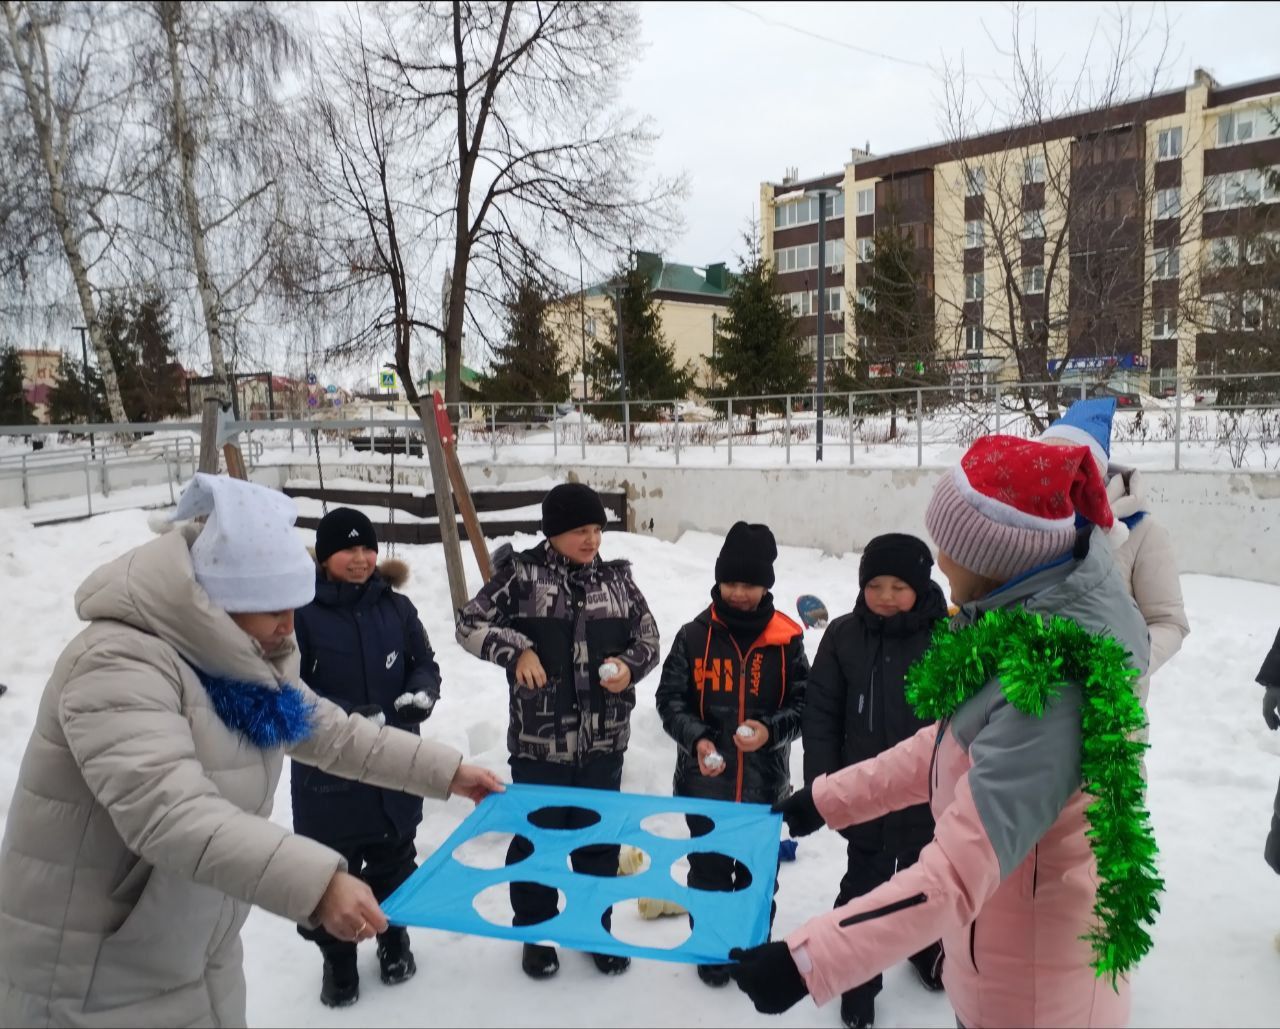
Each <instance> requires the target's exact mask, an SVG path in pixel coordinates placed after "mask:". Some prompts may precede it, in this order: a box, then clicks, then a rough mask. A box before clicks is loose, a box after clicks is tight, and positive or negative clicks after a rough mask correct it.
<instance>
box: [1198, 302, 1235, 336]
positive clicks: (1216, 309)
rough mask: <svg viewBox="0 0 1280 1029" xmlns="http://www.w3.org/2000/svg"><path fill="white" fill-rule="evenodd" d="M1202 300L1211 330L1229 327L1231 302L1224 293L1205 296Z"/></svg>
mask: <svg viewBox="0 0 1280 1029" xmlns="http://www.w3.org/2000/svg"><path fill="white" fill-rule="evenodd" d="M1203 299H1204V303H1205V307H1206V312H1205V313H1206V317H1207V318H1208V321H1209V327H1210V328H1211V329H1226V328H1230V326H1231V300H1230V298H1229V297H1227V296H1226V294H1224V293H1210V294H1206V295H1205V297H1204V298H1203Z"/></svg>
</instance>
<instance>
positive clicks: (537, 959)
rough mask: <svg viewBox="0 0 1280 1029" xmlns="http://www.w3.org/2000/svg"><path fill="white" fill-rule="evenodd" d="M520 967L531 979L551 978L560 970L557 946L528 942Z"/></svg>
mask: <svg viewBox="0 0 1280 1029" xmlns="http://www.w3.org/2000/svg"><path fill="white" fill-rule="evenodd" d="M520 967H521V968H523V969H524V974H525V975H527V976H528V977H529V978H530V979H550V978H551V977H552V976H553V975H555V974H556V973H557V972H558V971H560V958H559V956H558V955H557V954H556V949H555V947H544V946H542V945H541V944H537V943H526V944H525V945H524V956H523V957H522V958H521V960H520Z"/></svg>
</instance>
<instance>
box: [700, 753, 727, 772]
mask: <svg viewBox="0 0 1280 1029" xmlns="http://www.w3.org/2000/svg"><path fill="white" fill-rule="evenodd" d="M702 763H703V764H704V765H706V766H707V767H708V768H723V767H724V758H723V757H721V756H720V752H719V751H718V750H713V751H712V752H711V753H710V754H708V755H707V756H706V757H704V758H703V759H702Z"/></svg>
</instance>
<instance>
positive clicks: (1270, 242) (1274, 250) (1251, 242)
mask: <svg viewBox="0 0 1280 1029" xmlns="http://www.w3.org/2000/svg"><path fill="white" fill-rule="evenodd" d="M1244 259H1245V261H1246V262H1248V263H1249V264H1265V263H1266V262H1267V261H1277V260H1280V232H1262V233H1259V234H1258V235H1256V236H1251V237H1250V238H1248V239H1246V240H1245V243H1244Z"/></svg>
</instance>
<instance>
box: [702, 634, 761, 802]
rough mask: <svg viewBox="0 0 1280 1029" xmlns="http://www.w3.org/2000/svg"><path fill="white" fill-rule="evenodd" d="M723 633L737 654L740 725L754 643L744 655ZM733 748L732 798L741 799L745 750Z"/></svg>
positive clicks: (744, 709) (745, 705)
mask: <svg viewBox="0 0 1280 1029" xmlns="http://www.w3.org/2000/svg"><path fill="white" fill-rule="evenodd" d="M714 629H715V626H714V625H713V626H712V627H711V631H714ZM725 635H726V636H728V637H729V642H730V643H732V644H733V650H734V653H736V654H737V655H738V725H741V724H742V722H743V720H744V719H745V718H746V717H747V658H748V657H750V656H751V652H752V651H753V650H755V644H754V643H753V644H752V645H751V646H749V647H748V648H747V652H746V654H745V655H744V654H743V653H742V648H741V647H739V646H738V641H737V640H735V639H734V638H733V633H731V632H729V631H728V630H726V631H725ZM735 732H736V729H735ZM734 749H735V750H737V752H738V754H737V765H738V768H737V773H736V779H737V782H736V784H735V789H734V794H733V799H734V800H736V801H741V800H742V766H743V765H744V764H746V762H747V752H746V751H745V750H743V749H742V748H741V747H735V748H734Z"/></svg>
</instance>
